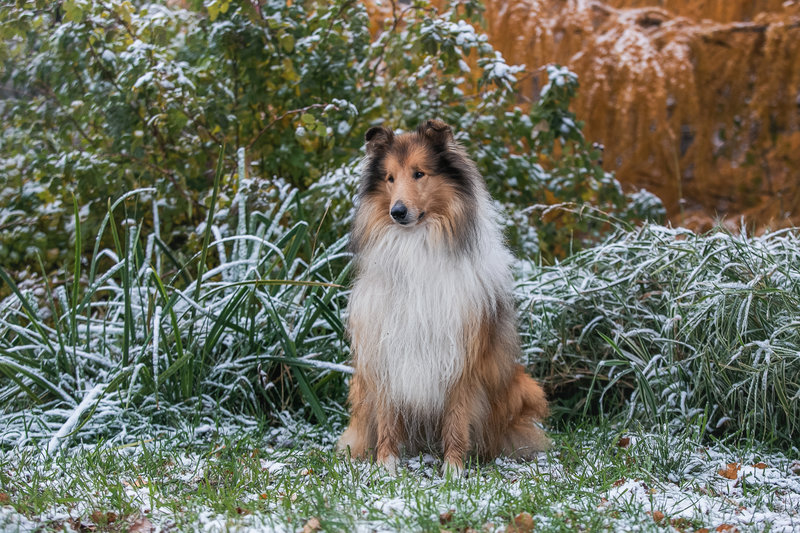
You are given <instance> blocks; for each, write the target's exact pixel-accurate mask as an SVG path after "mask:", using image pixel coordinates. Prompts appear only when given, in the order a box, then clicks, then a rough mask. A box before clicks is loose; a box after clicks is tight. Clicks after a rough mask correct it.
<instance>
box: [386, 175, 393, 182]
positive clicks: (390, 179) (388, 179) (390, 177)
mask: <svg viewBox="0 0 800 533" xmlns="http://www.w3.org/2000/svg"><path fill="white" fill-rule="evenodd" d="M386 181H388V182H389V183H394V176H389V177H388V178H386Z"/></svg>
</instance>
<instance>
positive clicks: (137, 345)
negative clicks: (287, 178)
mask: <svg viewBox="0 0 800 533" xmlns="http://www.w3.org/2000/svg"><path fill="white" fill-rule="evenodd" d="M218 179H219V174H218ZM244 189H245V187H243V184H242V183H240V184H239V193H238V194H237V195H236V197H235V200H234V205H233V206H232V207H236V209H237V211H236V216H235V217H234V218H236V219H237V220H234V221H233V224H230V219H231V216H230V213H229V212H228V211H226V212H224V213H215V212H214V209H213V202H212V209H211V212H210V215H209V221H208V223H207V224H205V225H203V226H201V227H200V228H198V229H197V233H198V234H199V235H205V236H206V237H208V239H207V241H206V244H205V246H204V247H203V249H202V250H201V251H200V252H198V253H197V254H196V255H195V256H194V257H191V258H188V259H187V260H185V261H182V260H181V259H180V258H179V257H176V255H175V254H174V253H173V252H171V251H170V250H169V249H168V248H167V246H166V245H165V244H164V243H163V242H162V241H161V238H160V233H159V228H157V227H156V228H155V230H153V231H152V232H150V233H147V234H145V233H144V229H143V227H142V226H141V224H138V223H137V222H136V221H132V220H128V219H127V218H126V217H125V202H126V201H128V200H130V199H133V198H135V199H136V200H138V201H140V202H141V201H151V202H152V203H153V212H154V213H155V214H156V215H157V213H158V203H157V201H156V200H155V198H154V197H153V192H154V191H153V190H151V189H142V190H138V191H133V192H131V193H128V194H126V195H124V196H123V197H122V198H120V199H119V200H118V201H117V202H115V203H114V204H113V205H112V206H111V207H110V209H109V212H108V215H107V216H106V218H105V220H104V221H103V224H102V227H101V233H100V235H98V236H97V238H96V241H95V246H94V253H93V254H92V257H91V258H89V260H88V261H86V262H85V263H82V262H80V261H77V262H76V263H75V267H74V271H73V272H69V273H66V275H65V277H67V278H68V280H69V281H67V282H61V283H56V284H55V286H50V285H47V286H45V287H42V286H34V285H32V284H26V283H24V282H23V283H20V284H19V285H17V283H16V282H15V281H14V280H12V279H11V278H10V276H8V274H6V273H5V272H2V271H0V275H2V278H3V281H4V282H5V283H6V284H8V286H9V287H12V294H11V295H10V296H8V297H7V298H5V299H4V300H3V301H2V302H0V371H2V372H3V374H4V376H5V377H4V378H3V379H2V380H1V381H0V405H2V406H3V408H2V412H1V413H0V445H2V446H20V445H27V444H31V443H45V444H47V443H48V442H49V445H48V446H47V449H49V450H50V451H55V450H57V449H58V448H60V447H61V446H62V445H65V444H76V443H79V442H96V441H98V440H105V441H110V442H112V443H118V444H123V443H126V442H129V441H132V440H137V439H140V438H145V437H147V436H148V435H152V434H154V433H155V432H161V434H173V433H174V432H175V428H176V427H178V426H181V425H183V424H186V423H187V422H188V421H193V423H195V424H201V423H208V424H215V423H216V422H218V421H219V420H220V419H229V418H230V419H233V420H237V421H238V423H239V424H241V425H252V424H255V423H256V422H255V420H256V419H260V418H263V416H264V415H266V416H267V417H269V416H270V414H271V412H277V411H278V410H280V409H282V408H285V407H286V406H289V405H291V406H294V407H297V406H298V405H303V404H305V405H306V406H307V408H308V409H310V411H311V412H312V413H313V415H314V416H315V417H316V419H317V421H319V422H321V423H323V424H325V423H326V422H327V420H326V419H327V411H328V410H330V409H331V406H330V404H326V407H323V406H322V404H321V402H320V400H319V398H318V397H317V395H318V394H321V393H327V392H330V390H331V389H337V387H338V388H339V389H340V388H341V380H338V381H336V382H335V383H333V384H326V383H327V381H329V380H328V377H329V374H331V373H337V375H338V373H339V372H340V371H341V370H343V369H346V368H347V367H345V366H344V365H341V361H342V360H343V358H344V357H346V354H347V351H346V345H345V343H344V342H343V340H342V335H343V330H344V328H343V326H342V320H341V315H342V306H343V301H344V300H343V297H342V294H343V293H342V291H341V290H340V287H341V286H342V283H343V282H344V280H345V279H346V277H347V273H348V270H349V266H348V265H349V254H348V253H347V252H346V250H345V245H346V239H345V238H339V239H334V240H332V242H330V241H329V244H327V245H326V244H325V243H322V242H320V243H316V242H315V247H314V248H313V249H312V246H311V244H310V243H311V241H312V237H313V232H314V231H316V230H317V228H313V227H311V226H310V225H309V223H308V222H305V221H302V220H298V217H297V210H298V206H299V197H298V192H297V191H296V190H293V189H291V188H290V187H288V186H280V187H279V190H278V193H277V195H276V196H277V197H276V198H275V199H274V202H273V203H272V205H271V207H270V208H269V209H268V210H267V212H264V213H261V212H258V213H254V214H252V215H250V216H248V215H247V213H246V205H247V195H246V194H245V193H244V192H243V190H244ZM120 220H122V222H120ZM155 220H156V221H158V217H157V216H156V218H155ZM77 224H79V216H78V215H77V214H76V225H77ZM231 227H233V228H235V229H233V230H232V229H231ZM109 235H113V241H114V244H115V246H113V247H111V248H107V247H103V246H102V245H101V243H102V242H106V241H107V240H108V237H109ZM104 238H105V241H104V240H103V239H104ZM79 247H80V243H79V242H78V243H76V248H79ZM307 258H310V259H307ZM202 260H205V261H204V265H206V264H207V266H205V268H198V264H199V262H200V261H202ZM84 265H88V269H87V268H84ZM159 265H160V267H159ZM197 273H199V274H200V277H199V278H197V277H196V274H197ZM72 279H79V280H80V282H79V283H77V284H74V283H72ZM308 355H313V357H306V356H308ZM337 384H338V385H337ZM287 391H290V392H288V393H287ZM337 393H338V392H337Z"/></svg>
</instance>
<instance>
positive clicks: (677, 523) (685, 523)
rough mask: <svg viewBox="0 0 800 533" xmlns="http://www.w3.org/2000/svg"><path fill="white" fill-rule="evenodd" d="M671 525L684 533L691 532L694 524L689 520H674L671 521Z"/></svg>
mask: <svg viewBox="0 0 800 533" xmlns="http://www.w3.org/2000/svg"><path fill="white" fill-rule="evenodd" d="M669 525H671V526H672V527H674V528H675V529H677V530H678V531H680V532H681V533H684V532H685V531H691V529H690V528H691V527H692V522H691V521H690V520H689V519H687V518H673V519H672V520H670V521H669Z"/></svg>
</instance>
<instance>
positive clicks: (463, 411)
mask: <svg viewBox="0 0 800 533" xmlns="http://www.w3.org/2000/svg"><path fill="white" fill-rule="evenodd" d="M470 405H471V400H470V396H469V394H468V388H467V387H465V386H463V385H459V386H456V387H455V388H454V390H453V391H452V393H451V395H450V398H448V400H447V406H446V407H445V413H444V419H443V421H442V422H443V423H442V447H443V448H444V467H443V469H442V473H443V474H444V475H446V476H447V475H452V476H454V477H461V474H462V473H463V472H464V456H465V455H466V454H467V452H468V451H469V449H470V442H469V426H470V413H471V410H470Z"/></svg>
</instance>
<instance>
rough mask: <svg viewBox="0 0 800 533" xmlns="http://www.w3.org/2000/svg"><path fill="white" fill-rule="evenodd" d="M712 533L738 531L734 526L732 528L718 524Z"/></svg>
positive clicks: (728, 525) (734, 532)
mask: <svg viewBox="0 0 800 533" xmlns="http://www.w3.org/2000/svg"><path fill="white" fill-rule="evenodd" d="M714 531H718V532H727V533H738V532H739V529H738V528H737V527H736V526H732V525H731V524H720V525H718V526H717V527H716V528H714Z"/></svg>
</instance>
